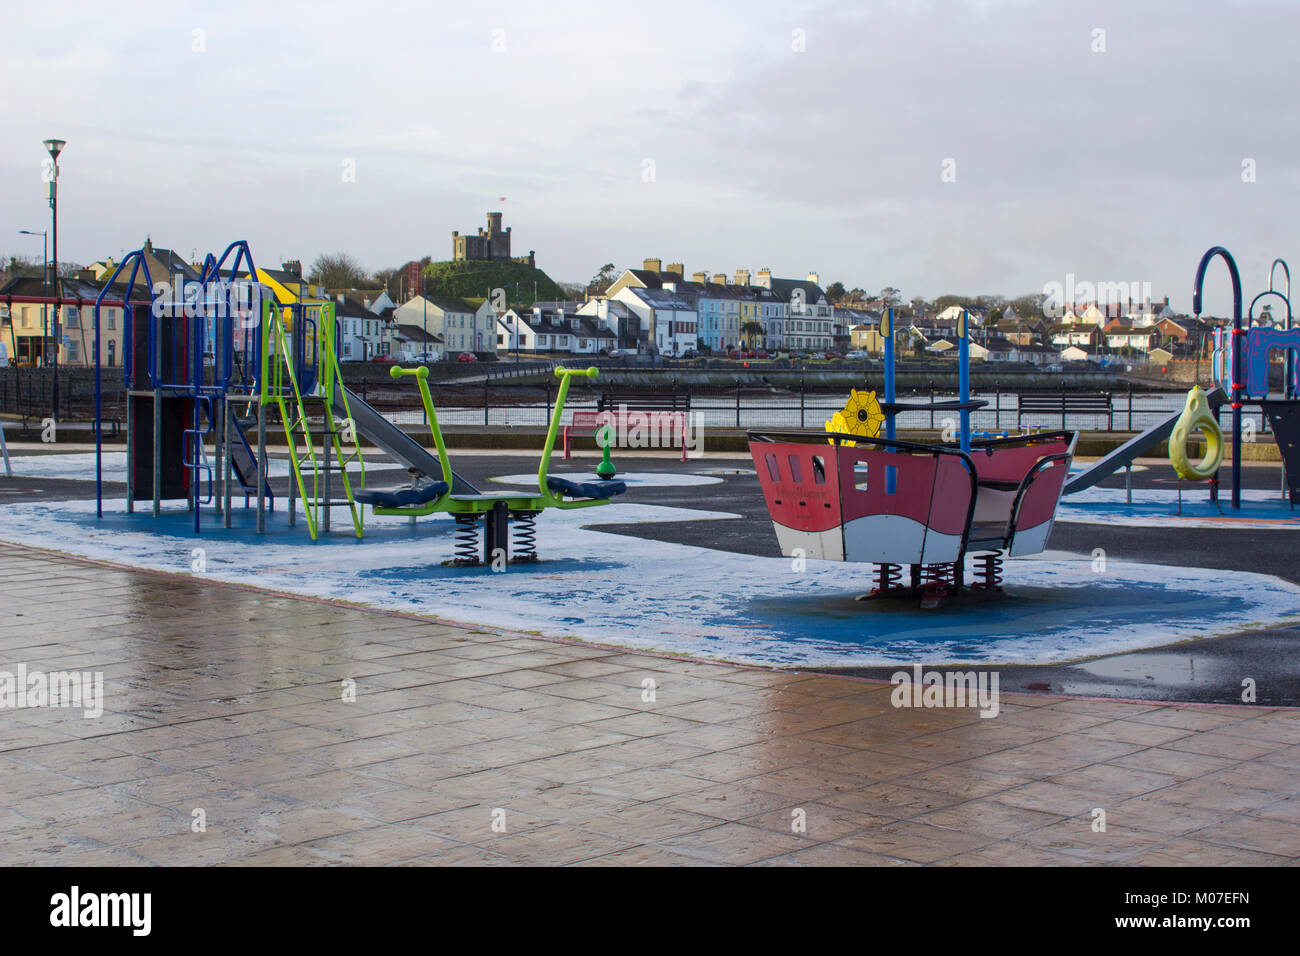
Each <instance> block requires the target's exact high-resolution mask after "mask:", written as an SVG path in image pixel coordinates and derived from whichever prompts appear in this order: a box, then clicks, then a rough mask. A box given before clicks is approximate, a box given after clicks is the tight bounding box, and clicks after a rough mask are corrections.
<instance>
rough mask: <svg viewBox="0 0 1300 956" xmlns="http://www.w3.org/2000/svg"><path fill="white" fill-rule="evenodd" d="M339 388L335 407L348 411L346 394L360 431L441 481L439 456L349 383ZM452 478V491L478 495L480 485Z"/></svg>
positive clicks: (393, 455)
mask: <svg viewBox="0 0 1300 956" xmlns="http://www.w3.org/2000/svg"><path fill="white" fill-rule="evenodd" d="M339 388H340V392H339V393H338V394H336V396H335V398H334V410H335V412H337V413H338V414H339V415H346V414H347V411H346V410H345V409H344V407H343V401H342V394H343V393H346V394H347V400H348V409H349V410H350V411H351V412H352V422H353V424H354V425H355V426H356V429H357V434H359V435H361V436H362V437H363V438H366V439H368V440H369V441H372V442H374V444H375V445H376V446H377V447H378V448H379V449H380V450H382V451H383V452H384V454H386V455H388V457H389V458H391V459H393V460H394V461H396V462H399V463H401V464H403V465H405V466H406V467H407V468H409V469H411V470H413V471H417V472H419V473H420V474H421V475H424V476H425V477H426V478H432V479H434V480H435V481H441V480H442V465H441V463H439V461H438V456H437V455H435V454H432V453H431V452H430V451H429V449H427V448H425V447H424V446H423V445H421V444H420V443H419V442H418V441H416V440H415V439H414V438H412V437H411V436H410V435H408V434H406V432H404V431H402V430H401V429H400V428H398V427H397V426H396V425H394V424H393V423H392V422H390V421H389V420H388V419H387V418H385V417H384V416H383V415H381V414H379V412H377V411H375V410H374V408H372V407H371V406H370V405H369V404H368V403H366V402H365V401H363V400H362V399H361V396H359V395H358V394H357V393H356V392H354V391H352V390H351V389H349V388H348V387H347V386H346V385H343V384H342V383H340V384H339ZM451 477H452V484H451V493H452V494H454V495H476V494H478V493H479V490H478V489H477V488H475V487H474V486H473V485H471V484H470V483H469V482H468V481H466V480H465V479H464V478H462V477H461V476H460V475H458V474H456V473H455V472H454V471H453V472H452V473H451Z"/></svg>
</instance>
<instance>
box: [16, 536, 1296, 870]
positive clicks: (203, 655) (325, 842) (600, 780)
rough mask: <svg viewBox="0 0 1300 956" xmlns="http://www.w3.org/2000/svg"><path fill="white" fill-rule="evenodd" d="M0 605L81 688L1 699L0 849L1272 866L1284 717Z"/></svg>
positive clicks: (24, 643) (240, 620) (298, 616)
mask: <svg viewBox="0 0 1300 956" xmlns="http://www.w3.org/2000/svg"><path fill="white" fill-rule="evenodd" d="M0 607H2V608H3V612H2V613H0V662H2V666H0V669H3V670H9V671H13V670H14V669H15V668H16V667H17V665H19V664H25V665H26V666H27V668H28V670H29V672H30V671H34V670H45V671H49V670H75V671H90V672H95V671H98V672H102V673H103V679H104V701H105V708H104V713H103V715H102V716H101V717H99V718H95V719H91V718H86V717H84V716H83V715H82V712H81V711H79V710H77V711H72V710H67V709H53V708H36V709H21V710H5V711H0V728H2V732H0V774H3V780H4V791H5V800H4V806H3V807H2V808H0V863H5V864H50V863H58V864H88V865H98V864H109V865H112V864H125V865H133V864H135V865H143V864H151V863H164V864H202V863H239V864H300V863H308V864H313V863H315V864H324V863H385V864H388V863H404V862H407V863H445V864H453V863H465V864H492V863H501V864H509V863H535V864H577V863H583V864H629V863H671V864H776V865H781V864H882V865H909V864H958V865H960V864H984V863H1024V864H1066V865H1069V864H1079V863H1088V862H1109V863H1132V864H1165V863H1168V864H1223V863H1244V864H1252V863H1286V862H1295V861H1296V860H1298V859H1300V798H1297V797H1296V796H1294V795H1295V794H1296V793H1297V791H1300V714H1297V713H1295V712H1293V711H1287V710H1272V709H1264V708H1259V709H1254V708H1246V707H1220V706H1205V707H1179V706H1171V705H1148V704H1127V703H1119V702H1093V701H1083V700H1069V699H1061V698H1052V697H1032V696H1024V697H1022V696H1008V695H1004V696H1003V699H1002V708H1001V713H1000V715H999V716H998V717H996V718H993V719H981V718H980V717H979V716H978V713H977V711H974V710H953V709H949V710H933V709H931V710H912V709H896V708H894V707H893V706H891V704H890V691H891V688H890V687H888V686H886V685H883V684H879V683H865V682H861V681H855V680H850V679H846V678H838V677H819V676H809V675H803V674H790V673H777V672H769V671H761V670H746V669H740V668H735V667H730V666H723V665H713V664H704V663H691V662H683V661H677V660H671V659H664V658H659V657H653V656H643V655H636V654H629V653H625V652H621V651H617V650H607V649H601V648H593V647H587V646H581V645H575V644H570V643H558V642H553V641H547V640H543V639H539V638H534V637H528V636H521V635H518V634H503V633H496V632H486V631H482V630H472V629H466V628H463V627H455V626H449V625H446V624H441V623H438V622H430V621H423V620H419V619H415V618H411V617H405V616H399V615H393V614H387V613H380V612H372V611H367V610H363V609H357V608H349V607H342V606H336V605H332V604H328V603H322V602H318V601H308V600H303V599H299V598H293V597H285V596H279V595H272V594H267V593H264V592H259V591H256V590H252V589H242V588H235V587H228V586H220V585H215V584H212V583H209V582H205V581H203V580H201V579H196V578H187V577H179V576H165V575H159V574H153V573H144V572H139V571H132V570H126V569H116V568H108V567H104V566H99V565H94V564H90V563H85V562H80V561H74V560H68V559H64V558H60V557H54V556H51V555H48V554H45V553H42V552H34V551H27V550H24V549H20V548H14V547H10V546H4V547H3V548H2V549H0ZM345 681H353V682H355V685H354V686H355V700H352V701H349V700H345V699H344V698H345V697H347V696H350V694H349V693H348V688H349V687H351V686H353V685H350V684H346V683H344V682H345ZM651 691H653V692H652V693H651ZM650 698H653V700H651V699H650ZM1095 809H1102V810H1104V811H1105V813H1106V829H1105V832H1097V831H1095V830H1094V812H1093V811H1094V810H1095ZM800 811H801V812H800Z"/></svg>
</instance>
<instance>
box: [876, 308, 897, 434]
mask: <svg viewBox="0 0 1300 956" xmlns="http://www.w3.org/2000/svg"><path fill="white" fill-rule="evenodd" d="M880 337H881V342H882V343H883V347H884V350H885V402H886V403H892V402H893V401H894V310H893V309H890V308H886V309H885V311H884V314H882V315H881V317H880ZM896 427H897V426H895V424H894V416H893V415H886V416H885V437H886V438H888V439H889V440H890V441H893V440H894V434H895V430H896Z"/></svg>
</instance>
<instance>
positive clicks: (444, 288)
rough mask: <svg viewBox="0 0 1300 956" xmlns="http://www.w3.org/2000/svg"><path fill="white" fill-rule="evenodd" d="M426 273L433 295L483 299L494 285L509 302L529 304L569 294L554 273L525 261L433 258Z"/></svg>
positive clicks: (426, 287)
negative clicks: (544, 270)
mask: <svg viewBox="0 0 1300 956" xmlns="http://www.w3.org/2000/svg"><path fill="white" fill-rule="evenodd" d="M424 275H425V282H426V285H425V289H426V291H427V292H428V293H429V294H430V295H454V296H460V297H461V298H477V299H479V300H482V299H483V298H484V297H485V296H486V295H487V294H488V291H489V290H490V289H504V290H505V293H506V302H507V303H508V304H510V305H511V306H523V307H525V308H526V307H528V306H531V305H532V304H533V300H534V299H538V300H541V301H548V300H550V301H554V300H557V299H563V298H564V297H565V295H564V291H563V290H562V289H561V288H560V287H559V286H558V285H556V283H555V282H554V281H553V280H552V279H551V277H550V276H548V275H547V274H546V273H545V272H543V271H542V270H541V269H535V268H533V267H532V266H529V265H526V264H525V263H522V262H431V263H430V264H429V265H427V266H426V267H425V269H424ZM534 287H535V288H536V294H535V295H534V291H533V290H534Z"/></svg>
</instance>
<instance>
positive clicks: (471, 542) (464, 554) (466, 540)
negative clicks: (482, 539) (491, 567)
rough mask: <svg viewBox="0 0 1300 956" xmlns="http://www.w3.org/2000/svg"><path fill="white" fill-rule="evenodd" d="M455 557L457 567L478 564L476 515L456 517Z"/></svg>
mask: <svg viewBox="0 0 1300 956" xmlns="http://www.w3.org/2000/svg"><path fill="white" fill-rule="evenodd" d="M455 535H456V541H455V549H456V557H455V559H454V563H455V564H457V565H466V564H478V563H479V554H478V517H477V516H476V515H456V531H455Z"/></svg>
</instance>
